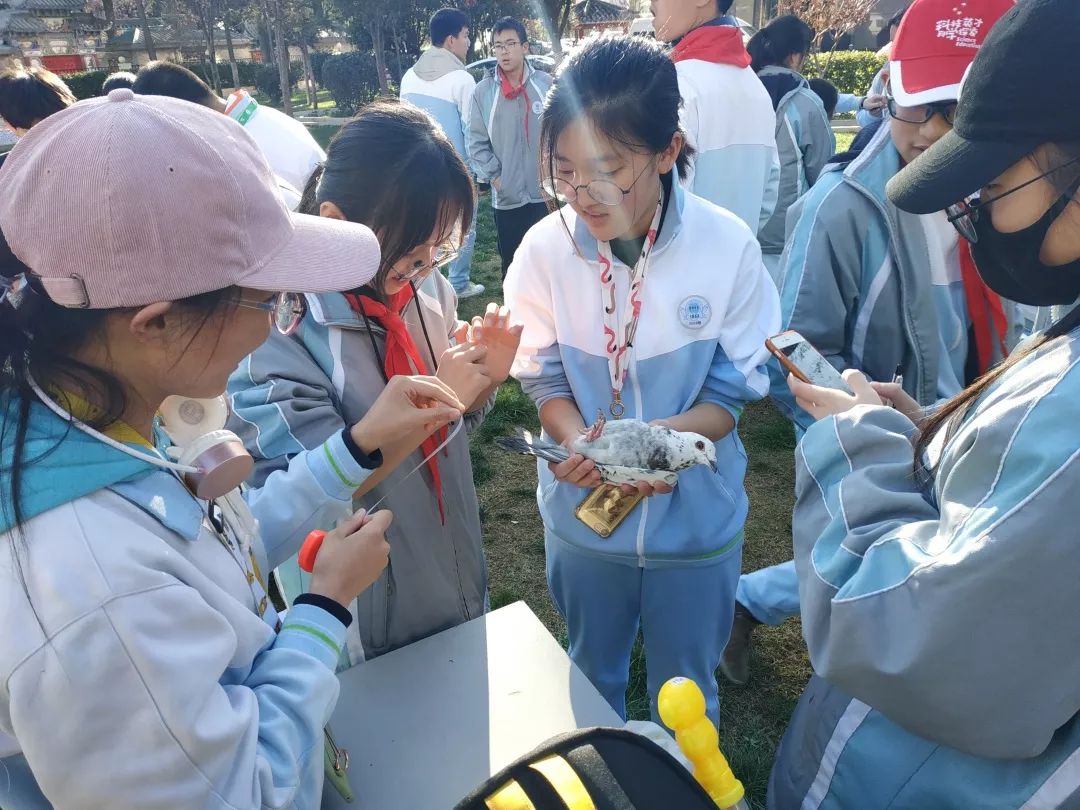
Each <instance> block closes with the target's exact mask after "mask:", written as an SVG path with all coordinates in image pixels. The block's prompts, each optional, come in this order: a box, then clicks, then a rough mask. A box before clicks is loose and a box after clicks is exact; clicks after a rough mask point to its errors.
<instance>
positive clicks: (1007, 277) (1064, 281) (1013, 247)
mask: <svg viewBox="0 0 1080 810" xmlns="http://www.w3.org/2000/svg"><path fill="white" fill-rule="evenodd" d="M1077 190H1080V179H1077V180H1076V181H1075V182H1074V183H1073V184H1072V186H1071V187H1070V188H1069V190H1068V191H1066V192H1065V193H1064V194H1062V195H1061V197H1059V198H1058V200H1057V202H1055V203H1054V204H1053V205H1052V206H1050V209H1049V210H1048V211H1047V212H1046V213H1045V214H1043V216H1042V218H1040V219H1039V221H1038V222H1036V223H1034V224H1033V225H1030V226H1028V227H1027V228H1024V229H1023V230H1019V231H1016V232H1015V233H1002V232H1000V231H998V230H996V229H995V228H994V222H993V217H992V216H990V212H989V211H981V212H980V216H979V217H977V218H976V219H975V220H974V222H973V223H972V224H973V225H974V227H975V232H976V233H977V234H978V237H979V239H978V241H977V242H974V243H973V244H972V245H971V255H972V257H973V258H974V259H975V266H976V267H978V269H979V275H980V276H982V278H983V281H985V282H986V286H988V287H989V288H990V289H991V290H993V291H994V292H996V293H997V294H998V295H1000V296H1002V297H1003V298H1008V299H1009V300H1010V301H1015V302H1016V303H1018V304H1029V305H1031V306H1039V307H1046V306H1053V305H1055V304H1071V303H1073V302H1075V301H1076V300H1077V299H1078V298H1080V259H1078V260H1076V261H1073V262H1069V263H1068V264H1062V265H1057V266H1055V267H1051V266H1049V265H1045V264H1043V263H1042V260H1041V259H1040V258H1039V252H1040V251H1041V250H1042V246H1043V242H1044V241H1045V240H1046V235H1047V233H1049V232H1050V228H1051V227H1052V226H1053V224H1054V222H1055V221H1056V220H1057V218H1058V217H1059V216H1061V214H1062V213H1063V212H1064V211H1065V209H1066V208H1067V207H1068V206H1069V204H1070V203H1071V202H1072V200H1073V197H1074V196H1076V192H1077Z"/></svg>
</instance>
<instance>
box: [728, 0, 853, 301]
mask: <svg viewBox="0 0 1080 810" xmlns="http://www.w3.org/2000/svg"><path fill="white" fill-rule="evenodd" d="M812 39H813V37H812V32H811V30H810V26H808V25H807V24H806V23H804V22H803V21H802V20H800V19H799V18H798V17H795V16H792V15H787V16H784V17H777V18H776V19H775V20H773V21H772V22H771V23H769V24H768V25H767V26H765V27H764V28H763V29H761V30H760V31H758V32H757V33H756V34H754V36H753V37H752V38H751V40H750V43H749V44H748V45H747V50H748V51H749V52H750V58H751V59H752V60H753V61H752V63H751V68H752V69H753V70H754V72H756V73H757V75H758V78H759V79H761V83H762V84H763V85H764V86H765V89H766V90H767V91H768V93H769V98H770V99H771V100H772V105H773V108H774V109H775V110H776V149H777V152H778V154H779V157H780V188H779V194H778V196H777V200H776V208H775V209H774V211H773V214H772V216H771V217H770V218H769V220H768V221H767V222H766V223H765V226H764V227H763V228H762V229H761V231H760V232H759V233H758V241H759V242H760V243H761V253H762V259H763V260H764V262H765V268H766V269H767V270H768V271H769V275H770V276H772V279H773V281H774V282H776V285H777V287H778V288H779V286H780V276H779V267H780V254H781V253H783V251H784V234H785V223H786V222H787V212H788V209H789V208H790V207H791V206H792V204H793V203H794V202H795V201H796V200H797V199H799V198H800V197H801V196H802V195H803V194H805V193H806V191H807V190H808V189H809V188H810V187H811V186H812V185H814V183H815V182H816V181H817V178H818V175H819V174H820V173H821V170H822V168H824V166H825V164H826V163H827V162H828V160H829V158H831V157H832V156H833V154H834V153H835V152H836V137H835V136H834V135H833V131H832V125H831V124H830V123H829V118H830V117H831V116H829V115H827V114H826V112H825V107H824V106H823V105H822V103H821V99H820V98H818V96H817V94H816V93H814V92H813V91H812V90H811V89H810V85H809V84H808V83H807V81H806V79H804V78H803V77H802V75H800V74H799V69H800V68H801V67H802V65H803V62H804V61H805V60H806V55H807V54H808V53H809V52H810V43H811V40H812Z"/></svg>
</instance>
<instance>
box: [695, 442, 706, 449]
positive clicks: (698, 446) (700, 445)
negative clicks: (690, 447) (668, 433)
mask: <svg viewBox="0 0 1080 810" xmlns="http://www.w3.org/2000/svg"><path fill="white" fill-rule="evenodd" d="M694 447H696V448H697V449H698V450H704V449H705V442H694Z"/></svg>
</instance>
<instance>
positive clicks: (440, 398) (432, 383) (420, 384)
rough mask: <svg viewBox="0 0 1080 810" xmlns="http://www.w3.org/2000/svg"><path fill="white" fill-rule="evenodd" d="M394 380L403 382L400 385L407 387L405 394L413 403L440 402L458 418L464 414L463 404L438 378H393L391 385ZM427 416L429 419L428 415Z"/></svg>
mask: <svg viewBox="0 0 1080 810" xmlns="http://www.w3.org/2000/svg"><path fill="white" fill-rule="evenodd" d="M394 380H403V381H404V382H403V383H400V384H402V385H405V386H406V387H407V388H406V390H407V393H408V394H409V396H410V399H412V400H413V401H414V402H415V401H416V400H418V399H424V400H430V401H434V402H440V403H442V404H443V405H445V406H447V407H449V408H451V409H453V410H455V411H457V412H458V415H459V416H460V415H461V414H463V413H465V404H464V403H463V402H462V401H461V400H460V399H458V395H457V394H455V393H454V390H453V389H452V388H451V387H450V386H448V385H447V384H446V383H444V382H443V381H442V380H440V379H439V378H438V377H394V378H393V379H392V380H391V383H393V381H394ZM428 416H429V418H430V415H428ZM455 418H456V417H455Z"/></svg>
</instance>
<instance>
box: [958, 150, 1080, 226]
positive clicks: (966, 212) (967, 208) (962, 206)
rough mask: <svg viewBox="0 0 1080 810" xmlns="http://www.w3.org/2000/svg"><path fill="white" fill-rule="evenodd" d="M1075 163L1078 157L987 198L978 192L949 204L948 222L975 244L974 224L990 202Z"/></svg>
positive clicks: (1079, 159) (1078, 159)
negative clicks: (982, 197)
mask: <svg viewBox="0 0 1080 810" xmlns="http://www.w3.org/2000/svg"><path fill="white" fill-rule="evenodd" d="M1075 163H1080V158H1073V159H1072V160H1070V161H1067V162H1066V163H1062V164H1061V165H1060V166H1058V167H1057V168H1054V169H1051V170H1050V171H1048V172H1044V173H1043V174H1040V175H1038V176H1037V177H1032V178H1031V179H1030V180H1028V181H1026V182H1023V183H1021V184H1020V185H1018V186H1016V187H1015V188H1010V189H1009V190H1008V191H1003V192H1002V193H1001V194H998V195H997V196H996V197H989V198H988V199H985V200H984V199H981V198H980V196H979V195H978V194H974V195H972V196H971V197H968V198H967V199H966V200H961V201H960V202H958V203H955V204H953V205H950V206H949V207H948V208H946V209H945V215H946V216H947V217H948V219H949V222H951V223H952V226H953V227H954V228H956V232H957V233H959V234H960V235H961V236H962V237H964V238H965V239H966V240H968V241H969V242H971V243H972V244H975V243H976V242H978V241H979V231H978V229H977V228H976V227H975V224H976V223H977V222H978V221H979V217H980V216H981V215H982V212H983V211H984V210H986V208H987V207H988V206H989V205H990V203H992V202H997V201H998V200H1001V199H1004V198H1005V197H1008V196H1009V195H1010V194H1015V193H1016V192H1017V191H1020V190H1021V189H1024V188H1027V187H1028V186H1030V185H1032V184H1033V183H1037V182H1039V181H1040V180H1043V179H1045V178H1047V177H1049V176H1050V175H1052V174H1054V173H1056V172H1060V171H1061V170H1062V169H1067V168H1068V167H1069V166H1072V165H1073V164H1075Z"/></svg>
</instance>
